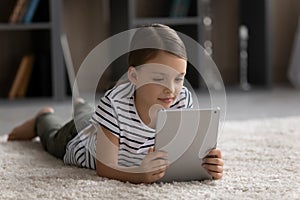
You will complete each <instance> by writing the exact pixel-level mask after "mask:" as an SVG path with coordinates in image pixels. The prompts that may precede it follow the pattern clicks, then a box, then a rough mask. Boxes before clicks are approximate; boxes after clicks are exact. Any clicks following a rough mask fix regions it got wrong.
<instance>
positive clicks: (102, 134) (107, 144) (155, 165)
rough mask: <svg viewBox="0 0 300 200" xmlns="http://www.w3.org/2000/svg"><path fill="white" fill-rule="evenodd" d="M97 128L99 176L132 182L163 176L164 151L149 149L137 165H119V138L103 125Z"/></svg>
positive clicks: (166, 163) (146, 181)
mask: <svg viewBox="0 0 300 200" xmlns="http://www.w3.org/2000/svg"><path fill="white" fill-rule="evenodd" d="M98 130H99V131H98V134H97V144H96V156H97V159H96V170H97V174H98V175H99V176H101V177H106V178H111V179H117V180H120V181H124V182H125V181H129V182H132V183H152V182H154V181H156V180H159V179H160V178H162V177H163V176H164V174H165V171H166V169H167V167H168V161H167V159H166V157H167V154H166V153H165V152H162V151H158V152H153V149H150V150H149V153H148V155H146V157H145V158H144V160H143V162H142V164H141V165H140V166H139V167H120V166H118V151H119V139H118V138H117V137H116V136H114V135H113V134H112V133H111V132H110V131H109V130H107V129H105V128H103V127H99V129H98Z"/></svg>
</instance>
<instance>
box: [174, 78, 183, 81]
mask: <svg viewBox="0 0 300 200" xmlns="http://www.w3.org/2000/svg"><path fill="white" fill-rule="evenodd" d="M183 80H184V79H183V78H176V79H175V81H176V82H181V81H183Z"/></svg>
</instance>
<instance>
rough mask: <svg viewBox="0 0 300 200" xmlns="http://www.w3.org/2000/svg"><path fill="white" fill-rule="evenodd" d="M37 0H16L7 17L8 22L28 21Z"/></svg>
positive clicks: (33, 12) (33, 11)
mask: <svg viewBox="0 0 300 200" xmlns="http://www.w3.org/2000/svg"><path fill="white" fill-rule="evenodd" d="M38 4H39V0H17V1H16V4H15V6H14V9H13V11H12V13H11V15H10V17H9V22H10V23H12V24H14V23H30V22H31V21H32V18H33V16H34V14H35V11H36V9H37V7H38Z"/></svg>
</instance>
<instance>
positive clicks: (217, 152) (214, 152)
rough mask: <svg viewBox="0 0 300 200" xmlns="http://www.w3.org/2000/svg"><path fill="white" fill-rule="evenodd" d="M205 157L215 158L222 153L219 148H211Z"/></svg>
mask: <svg viewBox="0 0 300 200" xmlns="http://www.w3.org/2000/svg"><path fill="white" fill-rule="evenodd" d="M206 157H216V158H222V153H221V151H220V149H212V150H211V151H210V152H209V153H208V154H207V155H206Z"/></svg>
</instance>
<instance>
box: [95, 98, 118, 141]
mask: <svg viewBox="0 0 300 200" xmlns="http://www.w3.org/2000/svg"><path fill="white" fill-rule="evenodd" d="M92 122H93V123H98V124H100V125H101V126H103V127H105V128H106V129H107V130H109V131H110V132H112V133H113V134H114V135H115V136H117V137H118V138H119V137H120V128H119V123H118V118H117V114H116V110H115V108H114V106H113V104H112V101H111V100H110V99H109V98H108V97H107V96H104V97H103V98H101V100H100V103H99V104H98V106H97V108H96V111H95V113H94V115H93V116H92Z"/></svg>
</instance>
